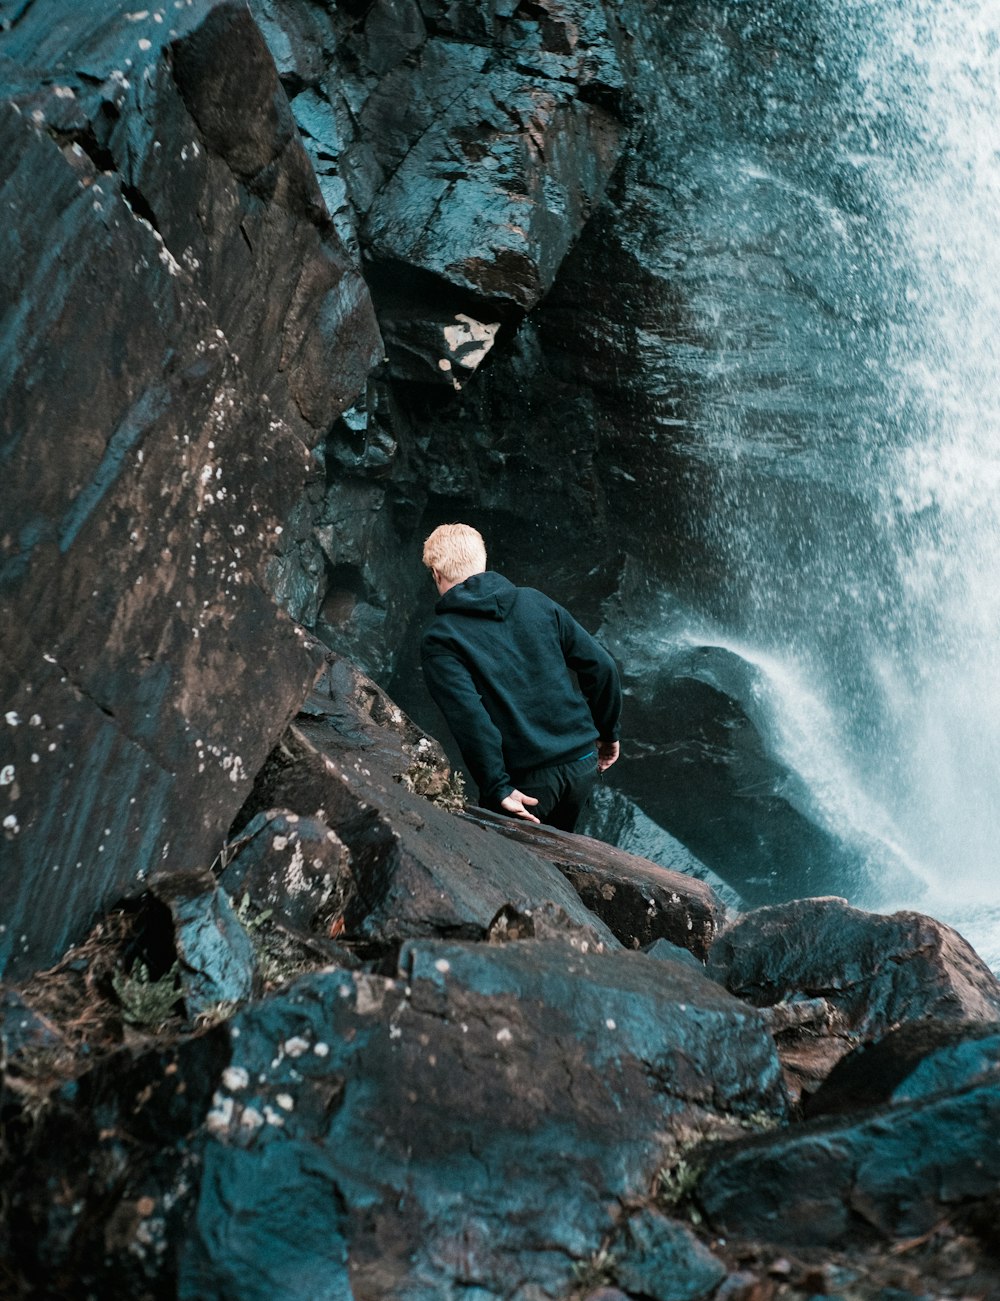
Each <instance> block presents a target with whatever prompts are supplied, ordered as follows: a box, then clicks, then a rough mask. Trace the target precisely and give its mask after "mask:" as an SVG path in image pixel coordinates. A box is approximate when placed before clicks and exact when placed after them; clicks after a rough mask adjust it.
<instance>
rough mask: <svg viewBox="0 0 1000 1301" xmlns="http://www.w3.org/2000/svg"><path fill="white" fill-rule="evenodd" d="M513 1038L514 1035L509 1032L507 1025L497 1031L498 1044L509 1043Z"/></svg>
mask: <svg viewBox="0 0 1000 1301" xmlns="http://www.w3.org/2000/svg"><path fill="white" fill-rule="evenodd" d="M513 1038H514V1036H513V1035H512V1034H511V1032H510V1030H509V1029H508V1027H507V1026H504V1027H503V1029H502V1030H498V1031H497V1043H498V1044H509V1043H510V1042H511V1040H512V1039H513Z"/></svg>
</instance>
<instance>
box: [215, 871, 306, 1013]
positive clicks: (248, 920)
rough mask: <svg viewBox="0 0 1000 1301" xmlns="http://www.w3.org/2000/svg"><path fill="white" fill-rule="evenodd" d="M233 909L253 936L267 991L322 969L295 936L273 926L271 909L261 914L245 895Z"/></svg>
mask: <svg viewBox="0 0 1000 1301" xmlns="http://www.w3.org/2000/svg"><path fill="white" fill-rule="evenodd" d="M233 907H234V910H235V912H236V916H237V918H238V919H239V922H240V925H241V926H242V927H243V929H244V930H245V931H246V933H247V934H248V935H249V936H250V943H251V944H252V945H253V951H254V956H255V957H256V959H257V970H258V971H259V973H260V977H261V979H262V980H263V982H264V985H265V988H267V989H276V988H277V987H278V986H280V985H286V984H287V983H288V981H290V980H293V979H294V978H295V977H296V976H300V975H301V974H302V973H303V972H304V971H311V970H312V969H313V968H315V967H316V966H317V965H319V964H318V962H317V959H316V957H315V955H313V954H310V953H308V952H307V951H305V950H304V949H303V946H302V945H301V943H299V942H298V941H297V940H296V939H295V938H294V937H293V936H291V935H287V934H286V933H285V932H284V931H283V930H282V929H281V928H280V927H279V926H276V925H275V924H274V922H273V921H272V913H273V911H274V910H273V909H272V908H262V909H261V910H260V911H259V912H258V911H257V909H256V907H255V906H254V904H253V902H252V900H251V898H250V896H249V894H244V896H243V898H242V899H241V900H240V901H239V903H236V902H235V900H234V901H233ZM223 1019H224V1018H223Z"/></svg>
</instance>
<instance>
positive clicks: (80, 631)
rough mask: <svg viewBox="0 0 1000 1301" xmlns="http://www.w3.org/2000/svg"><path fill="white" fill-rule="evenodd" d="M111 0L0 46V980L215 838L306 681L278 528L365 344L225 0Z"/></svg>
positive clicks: (305, 178)
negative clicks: (157, 0) (164, 5)
mask: <svg viewBox="0 0 1000 1301" xmlns="http://www.w3.org/2000/svg"><path fill="white" fill-rule="evenodd" d="M126 10H127V6H125V5H124V4H114V5H112V6H110V8H109V7H108V6H103V7H101V8H100V10H99V11H98V10H96V9H94V7H93V6H86V5H84V6H79V5H73V4H60V3H55V4H50V5H47V6H45V8H44V10H43V9H40V8H38V7H35V6H27V7H25V8H24V10H23V12H22V13H21V14H20V16H19V18H18V21H17V22H16V23H14V24H12V25H10V27H9V30H5V31H3V32H2V33H0V60H2V74H0V156H2V158H3V168H2V175H0V199H2V202H3V206H4V211H5V212H7V213H8V214H11V213H12V214H14V215H13V217H11V219H9V220H5V222H4V223H3V227H2V230H0V266H2V270H0V277H2V278H3V291H2V295H0V300H2V302H3V309H2V315H0V390H2V402H0V407H2V411H3V416H2V423H0V463H2V467H3V473H2V476H0V481H2V484H3V489H2V491H3V507H2V515H3V528H2V532H0V548H2V554H0V588H2V592H3V603H4V609H5V619H4V622H3V628H2V632H0V638H2V647H3V653H2V655H0V694H2V695H3V697H4V700H5V702H6V704H5V713H6V722H4V723H3V724H2V725H0V726H2V727H3V730H4V734H5V745H4V751H5V760H4V772H5V776H9V777H10V780H9V781H6V780H5V784H4V785H3V787H2V789H0V799H2V803H3V824H4V826H3V834H4V842H3V843H4V850H3V852H4V860H5V863H4V872H3V874H2V880H0V912H2V914H3V919H4V920H3V930H2V932H0V968H3V967H5V968H6V969H7V970H8V971H9V972H11V973H14V972H18V971H20V972H25V971H29V970H32V969H34V968H37V967H38V966H41V965H45V963H46V962H48V961H51V960H52V959H54V958H55V957H56V956H58V954H59V953H61V952H62V951H63V950H64V949H65V947H66V945H67V943H68V942H69V941H71V940H72V939H74V938H78V937H79V936H80V935H81V934H82V932H83V930H84V929H85V927H86V926H87V924H88V923H89V921H90V920H91V918H92V917H93V915H94V914H95V912H98V911H101V910H102V909H105V908H107V907H108V906H109V905H110V904H111V903H112V902H113V901H114V900H115V899H116V898H117V897H119V896H121V895H123V894H128V893H130V892H132V891H133V890H134V889H135V887H136V885H137V882H139V881H141V880H142V878H143V877H144V876H145V875H146V874H148V873H150V872H151V871H153V870H154V869H161V870H170V869H171V868H173V867H174V866H183V867H190V866H192V865H207V864H208V863H209V862H211V860H212V859H213V858H214V856H215V854H216V853H217V851H218V848H219V846H220V844H221V842H222V839H223V837H224V835H225V831H226V828H227V827H228V825H229V823H230V821H231V819H232V816H233V814H234V812H235V811H236V809H238V807H239V805H240V803H241V802H242V800H243V799H244V798H245V796H246V793H247V791H248V790H249V788H250V783H251V781H252V776H253V773H254V772H255V771H256V769H257V768H258V767H259V766H260V764H261V762H262V761H263V759H264V758H265V757H266V755H267V753H268V751H269V750H270V749H271V747H272V746H273V744H274V742H275V740H276V739H277V737H278V736H279V735H280V734H281V731H282V730H283V728H284V726H285V724H286V722H287V720H288V718H289V717H290V716H291V715H292V714H293V713H294V711H295V709H296V708H297V707H298V705H299V703H300V702H301V700H302V698H303V696H304V695H305V693H306V691H307V689H308V684H309V682H310V680H311V678H312V675H313V672H314V660H313V658H312V655H311V653H310V651H309V649H308V648H307V646H306V644H305V642H304V640H303V638H302V637H301V635H300V633H299V632H298V630H296V629H295V628H294V627H293V626H292V624H291V623H290V622H289V621H288V620H287V619H286V618H284V617H283V615H282V614H281V611H280V610H279V608H278V605H277V603H276V600H275V598H274V596H273V595H272V593H273V592H274V591H276V590H278V588H279V587H280V576H281V568H282V561H281V558H280V550H281V537H282V531H283V529H284V527H285V524H286V523H287V520H288V518H289V516H290V515H291V513H292V511H293V509H294V508H295V506H296V503H297V502H298V500H299V499H300V497H301V494H302V492H303V488H304V486H305V484H306V483H307V481H308V480H309V478H310V477H311V476H313V475H314V474H315V463H314V461H313V459H312V457H311V455H310V449H311V448H312V447H313V446H315V444H316V443H317V442H318V441H320V440H321V439H322V438H323V437H324V436H325V433H326V431H327V429H328V428H329V426H330V424H331V423H332V421H333V420H334V419H335V418H336V417H337V416H338V415H339V414H340V412H341V411H342V410H343V409H344V408H345V407H346V406H348V405H349V404H350V402H351V401H353V399H354V396H355V395H356V393H357V392H358V390H359V389H360V387H361V385H362V381H363V378H364V376H365V375H366V373H367V371H368V369H369V367H370V365H371V364H372V362H373V361H374V359H375V358H376V357H377V356H379V355H380V350H381V346H380V341H379V337H378V331H377V328H376V326H375V321H374V316H373V313H372V309H371V304H370V300H369V297H368V292H367V289H366V287H365V285H364V282H363V281H362V279H361V277H360V275H359V273H358V271H357V269H356V268H355V267H354V266H353V265H352V263H351V261H350V259H349V258H348V256H347V255H346V253H345V252H344V250H343V248H342V247H341V245H340V244H339V242H338V240H337V239H336V237H335V235H334V234H333V232H332V230H331V228H330V225H329V220H328V218H327V217H326V215H325V213H324V209H323V205H322V201H321V198H320V194H319V191H318V189H317V187H316V184H315V181H314V179H313V177H312V175H311V172H310V168H309V163H308V160H307V158H306V155H305V153H304V152H303V150H302V147H301V145H300V144H299V141H298V136H297V132H296V130H295V124H294V122H293V120H292V117H291V114H290V113H289V110H288V106H287V103H286V102H285V98H284V94H283V91H282V88H281V86H280V84H279V82H278V79H277V76H276V73H275V70H274V66H273V63H272V61H271V59H270V56H269V55H268V52H267V49H266V46H265V44H264V42H263V40H262V38H261V36H260V33H259V31H258V30H257V28H256V27H255V26H254V24H253V22H252V21H251V19H250V18H249V15H248V13H247V11H246V9H245V8H244V7H243V6H241V5H239V4H235V3H228V2H226V0H218V2H217V3H212V0H198V3H196V4H192V5H186V6H182V7H181V8H180V9H174V8H171V9H170V10H169V15H170V17H169V21H168V22H166V23H164V22H162V21H158V19H162V17H163V15H162V14H160V13H155V14H154V13H153V11H138V10H135V11H134V12H133V11H129V12H127V11H126ZM237 86H238V94H237V93H234V88H235V87H237ZM262 701H266V702H267V708H266V709H262V708H260V703H261V702H262ZM42 880H44V882H45V887H44V889H45V893H46V897H47V899H48V901H49V906H47V907H45V908H38V907H37V906H35V905H34V902H33V900H34V899H35V898H36V896H37V892H38V890H39V888H40V887H39V882H40V881H42Z"/></svg>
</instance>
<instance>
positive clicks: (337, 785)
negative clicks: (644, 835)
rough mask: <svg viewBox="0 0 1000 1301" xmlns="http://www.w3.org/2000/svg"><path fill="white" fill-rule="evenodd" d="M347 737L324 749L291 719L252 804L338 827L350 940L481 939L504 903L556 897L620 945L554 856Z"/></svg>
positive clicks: (513, 905) (530, 904) (519, 906)
mask: <svg viewBox="0 0 1000 1301" xmlns="http://www.w3.org/2000/svg"><path fill="white" fill-rule="evenodd" d="M313 737H315V729H314V731H313ZM339 740H342V738H340V739H338V738H336V737H330V738H329V739H328V740H327V741H326V742H325V743H323V746H322V748H320V746H319V745H317V744H316V743H315V741H314V739H310V738H309V737H306V736H305V735H304V733H303V732H301V731H300V730H299V729H298V727H297V726H293V727H291V728H290V729H289V730H288V732H286V734H285V736H284V738H283V739H282V741H281V743H280V745H279V746H278V748H277V750H276V751H275V752H274V753H273V754H272V756H271V758H270V760H269V761H268V763H267V764H266V765H265V767H264V768H263V770H262V771H261V774H260V776H259V777H258V780H257V784H256V786H255V788H254V793H253V797H252V802H251V804H250V806H249V807H250V808H252V807H253V803H254V802H256V803H259V804H260V806H262V807H274V806H280V807H283V808H292V809H295V810H296V811H298V812H300V813H301V814H302V815H304V816H307V817H310V818H312V819H315V820H316V821H318V822H321V823H324V824H326V825H327V826H330V827H332V828H334V829H335V830H336V833H337V835H338V837H339V838H340V839H341V840H342V841H343V843H344V844H345V845H346V846H347V849H348V853H349V866H348V872H347V874H346V879H345V880H344V883H343V887H342V898H343V913H342V914H341V916H342V922H343V927H342V933H343V938H344V939H345V940H350V941H354V942H360V943H364V944H368V945H374V946H375V947H376V948H385V947H386V946H391V945H394V944H398V943H399V942H400V941H402V940H404V939H406V938H409V937H411V936H418V935H455V936H464V937H466V938H469V939H482V938H485V936H486V935H487V933H488V932H489V929H490V926H491V924H492V923H493V922H494V920H495V919H496V918H497V916H498V915H499V914H500V913H501V912H502V911H504V910H508V909H513V910H515V911H517V912H519V913H531V912H533V911H534V910H535V909H537V908H540V907H542V906H543V905H546V904H556V905H558V906H559V907H560V908H562V909H563V910H564V911H565V913H566V915H567V916H568V917H569V918H570V919H571V920H572V921H573V922H574V923H575V924H577V925H580V926H583V927H586V928H590V929H596V930H597V931H598V932H599V933H600V935H601V939H602V942H603V943H605V944H607V945H610V946H612V947H617V942H616V941H615V939H614V937H613V936H612V934H611V932H610V931H609V930H606V929H605V928H604V927H603V926H602V925H601V923H600V922H598V920H597V919H596V918H595V917H594V916H593V914H591V913H590V912H588V910H587V909H586V908H585V907H584V905H583V904H582V903H581V902H580V900H579V899H578V897H577V896H576V894H575V893H574V891H573V890H572V888H571V887H570V886H569V885H568V884H567V883H566V882H565V881H564V880H563V878H562V876H561V875H560V873H559V872H558V871H557V870H556V869H555V868H554V867H552V866H551V865H550V864H548V863H545V862H543V861H542V859H540V858H538V857H537V856H536V855H534V854H531V853H529V852H528V851H527V850H524V849H521V848H520V847H518V846H514V845H509V844H505V843H503V842H502V841H500V840H499V839H498V838H497V837H495V836H493V835H491V834H489V833H488V832H485V831H483V830H481V829H480V828H478V827H474V826H471V825H469V824H468V823H466V822H464V821H462V820H461V819H459V818H457V817H455V815H454V814H453V813H451V812H448V811H447V810H446V809H443V808H441V807H439V806H438V805H436V804H434V803H433V802H431V801H430V800H427V799H425V798H422V797H421V796H419V795H416V794H414V793H412V792H411V791H409V790H407V789H406V787H405V786H404V785H403V783H402V781H401V780H399V778H400V777H402V775H403V773H404V772H405V771H406V770H405V768H403V767H400V768H399V769H398V771H397V773H396V774H395V779H394V776H393V775H386V774H380V773H379V771H378V768H377V766H376V765H377V762H378V761H377V758H376V757H374V756H373V755H372V754H371V753H369V752H367V751H365V750H363V749H358V748H357V747H356V746H354V745H347V746H342V745H341V744H340V743H339Z"/></svg>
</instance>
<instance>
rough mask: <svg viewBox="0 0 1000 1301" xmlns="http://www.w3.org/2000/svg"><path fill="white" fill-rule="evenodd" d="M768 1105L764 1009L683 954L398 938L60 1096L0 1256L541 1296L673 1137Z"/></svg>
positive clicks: (194, 1290) (383, 1300)
mask: <svg viewBox="0 0 1000 1301" xmlns="http://www.w3.org/2000/svg"><path fill="white" fill-rule="evenodd" d="M693 1013H694V1014H693ZM189 1072H190V1077H189ZM783 1105H784V1104H783V1094H782V1090H781V1084H780V1072H779V1068H778V1064H777V1060H776V1058H775V1055H774V1050H773V1045H772V1043H771V1040H770V1037H769V1035H768V1034H767V1031H766V1029H765V1027H764V1025H763V1022H762V1020H761V1018H760V1017H759V1015H758V1014H757V1013H756V1012H754V1011H753V1010H751V1009H748V1008H746V1007H745V1006H744V1005H742V1004H740V1003H739V1002H738V1001H736V1000H734V999H732V998H731V997H730V996H728V995H727V994H725V993H724V992H723V991H722V990H720V989H719V988H718V987H717V986H715V985H713V984H712V983H711V982H710V981H707V980H706V979H705V978H704V977H703V976H700V975H699V974H698V973H697V972H693V971H690V970H687V969H685V968H683V967H679V966H673V965H671V964H666V963H659V962H652V961H649V960H648V959H646V958H645V957H644V956H643V955H641V954H634V953H627V952H623V951H618V952H616V953H611V954H594V953H590V954H586V955H584V954H582V953H580V952H578V951H576V950H574V949H572V948H571V947H569V946H568V945H566V944H565V943H562V942H558V941H549V942H539V941H526V942H523V943H511V944H505V945H486V944H477V945H468V944H457V943H446V942H429V941H415V942H412V943H410V944H408V945H407V946H406V947H405V948H404V949H403V952H402V954H401V959H400V968H399V976H398V978H396V979H389V978H385V977H380V976H372V975H368V974H363V973H358V972H354V973H347V972H325V973H317V974H315V975H312V976H310V977H307V978H303V979H302V980H300V981H298V982H297V983H296V984H295V985H293V986H291V987H289V988H288V989H286V990H285V991H283V992H282V993H281V994H280V995H279V996H276V997H273V998H270V999H268V1000H265V1001H263V1002H260V1003H257V1004H254V1005H252V1006H250V1007H248V1008H246V1009H245V1010H243V1011H241V1012H240V1013H239V1014H238V1015H237V1016H236V1017H235V1018H234V1019H233V1020H232V1021H231V1022H228V1023H226V1024H225V1025H223V1026H219V1027H217V1028H216V1029H214V1030H213V1031H212V1032H211V1033H210V1034H209V1035H208V1036H205V1037H203V1038H201V1039H198V1040H194V1041H191V1042H188V1043H187V1044H184V1045H182V1046H181V1047H180V1048H179V1049H177V1050H176V1051H174V1052H172V1053H170V1054H168V1055H166V1056H165V1055H164V1054H162V1053H151V1054H146V1055H145V1056H143V1057H141V1058H139V1059H138V1060H135V1061H130V1059H129V1057H128V1055H127V1054H125V1055H123V1056H122V1058H121V1060H120V1061H118V1060H117V1059H116V1060H115V1061H112V1062H109V1063H108V1064H107V1065H106V1066H105V1067H103V1068H99V1069H97V1070H95V1071H94V1072H92V1074H91V1076H90V1077H87V1078H86V1079H85V1080H84V1081H81V1083H80V1085H79V1086H78V1087H77V1090H76V1093H75V1097H74V1096H73V1095H72V1094H71V1093H70V1092H69V1091H67V1092H66V1093H64V1094H63V1095H62V1096H61V1097H59V1098H57V1099H56V1100H55V1101H54V1105H53V1107H52V1110H51V1112H50V1113H49V1115H48V1116H47V1118H46V1119H45V1121H44V1124H43V1129H44V1131H45V1134H44V1136H43V1134H42V1133H41V1132H40V1133H39V1137H38V1142H37V1145H36V1146H35V1147H34V1148H33V1149H32V1151H31V1154H30V1155H25V1156H24V1158H23V1161H22V1179H21V1182H20V1184H19V1191H18V1194H17V1200H18V1209H19V1212H20V1214H21V1216H22V1219H21V1223H22V1224H23V1225H25V1234H24V1235H23V1238H22V1241H23V1245H22V1261H23V1267H24V1268H25V1270H26V1272H28V1274H29V1275H30V1277H31V1278H32V1280H33V1281H35V1282H36V1283H40V1284H43V1285H48V1286H49V1287H50V1288H51V1286H52V1284H53V1282H54V1281H57V1280H58V1279H60V1278H64V1277H66V1276H67V1275H66V1271H67V1270H68V1269H69V1267H70V1264H71V1263H72V1268H73V1269H75V1271H76V1274H75V1280H76V1286H78V1287H90V1288H96V1289H97V1290H99V1291H100V1292H101V1295H103V1296H108V1297H115V1296H123V1297H124V1296H127V1295H138V1294H141V1293H142V1292H143V1291H145V1290H146V1289H148V1288H149V1287H150V1286H151V1285H152V1283H153V1280H155V1286H156V1287H157V1288H158V1289H160V1290H162V1292H163V1294H164V1295H166V1294H167V1293H168V1292H169V1294H171V1295H175V1294H176V1295H179V1296H181V1297H189V1298H195V1297H198V1298H201V1297H209V1296H223V1295H234V1296H240V1297H241V1298H246V1299H247V1301H253V1299H254V1298H264V1297H265V1296H273V1295H275V1294H279V1295H281V1296H283V1297H288V1298H290V1299H292V1298H302V1301H315V1298H316V1297H317V1296H330V1297H344V1298H347V1297H353V1298H355V1301H362V1299H365V1301H376V1298H378V1299H379V1301H390V1299H398V1301H403V1298H406V1299H407V1301H415V1299H417V1298H426V1299H427V1301H431V1298H434V1299H435V1301H449V1299H454V1301H457V1298H459V1297H468V1295H469V1292H470V1289H474V1290H475V1295H477V1296H479V1297H482V1298H484V1301H485V1299H486V1298H494V1297H495V1298H500V1297H510V1296H518V1297H523V1298H538V1299H539V1301H540V1299H541V1298H546V1297H561V1296H564V1295H565V1294H566V1292H567V1291H568V1290H569V1289H570V1285H571V1283H572V1278H573V1264H574V1262H577V1261H586V1260H589V1258H590V1257H591V1255H592V1254H594V1253H595V1252H596V1250H597V1247H598V1245H599V1243H600V1241H601V1239H602V1237H604V1236H605V1234H606V1233H607V1232H608V1231H609V1230H610V1229H611V1228H612V1227H613V1224H614V1206H615V1205H616V1204H617V1203H618V1202H619V1201H621V1200H625V1199H628V1198H631V1197H634V1196H636V1195H642V1194H643V1193H645V1191H646V1190H647V1188H648V1187H649V1185H650V1183H651V1182H652V1180H653V1178H654V1176H655V1175H656V1172H657V1170H658V1169H659V1168H660V1166H661V1165H662V1164H663V1162H664V1161H665V1160H668V1159H670V1158H671V1156H672V1155H673V1154H674V1153H675V1152H676V1150H677V1146H678V1144H679V1143H681V1142H684V1141H687V1140H689V1138H690V1135H691V1133H692V1132H697V1133H702V1132H704V1131H705V1129H706V1128H711V1127H712V1126H713V1125H714V1126H718V1127H721V1128H722V1129H723V1130H724V1129H725V1128H726V1127H727V1126H730V1127H731V1126H732V1124H733V1122H734V1121H735V1120H738V1119H739V1118H745V1117H749V1116H751V1115H755V1114H757V1113H759V1112H761V1111H765V1112H768V1113H769V1114H772V1115H775V1116H779V1115H781V1114H782V1110H783ZM70 1123H75V1124H76V1126H77V1129H76V1140H75V1143H74V1151H73V1153H72V1154H69V1156H68V1159H65V1160H64V1159H63V1158H62V1157H61V1158H60V1170H59V1177H61V1178H63V1179H64V1180H65V1181H66V1182H65V1184H64V1185H63V1187H64V1189H72V1190H73V1200H72V1201H70V1200H67V1201H66V1206H67V1208H68V1209H66V1210H62V1209H60V1208H59V1207H57V1206H54V1205H53V1204H52V1201H51V1199H50V1198H49V1196H48V1195H47V1185H46V1180H47V1178H48V1172H50V1171H51V1177H53V1178H55V1177H56V1175H55V1171H54V1169H52V1168H51V1167H50V1165H49V1164H48V1163H49V1162H51V1152H52V1151H53V1148H52V1145H51V1143H50V1142H49V1141H48V1140H49V1139H50V1138H52V1137H53V1136H54V1135H56V1134H57V1133H64V1132H65V1130H66V1127H67V1126H68V1125H69V1124H70ZM126 1152H127V1153H128V1164H127V1166H126V1165H123V1159H124V1154H125V1153H126ZM98 1204H100V1205H101V1207H102V1211H101V1218H100V1220H95V1218H93V1217H92V1212H91V1210H90V1209H89V1208H90V1207H92V1206H96V1205H98ZM28 1226H30V1228H31V1233H30V1234H29V1233H28V1232H27V1227H28ZM129 1289H132V1290H131V1291H130V1290H129Z"/></svg>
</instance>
